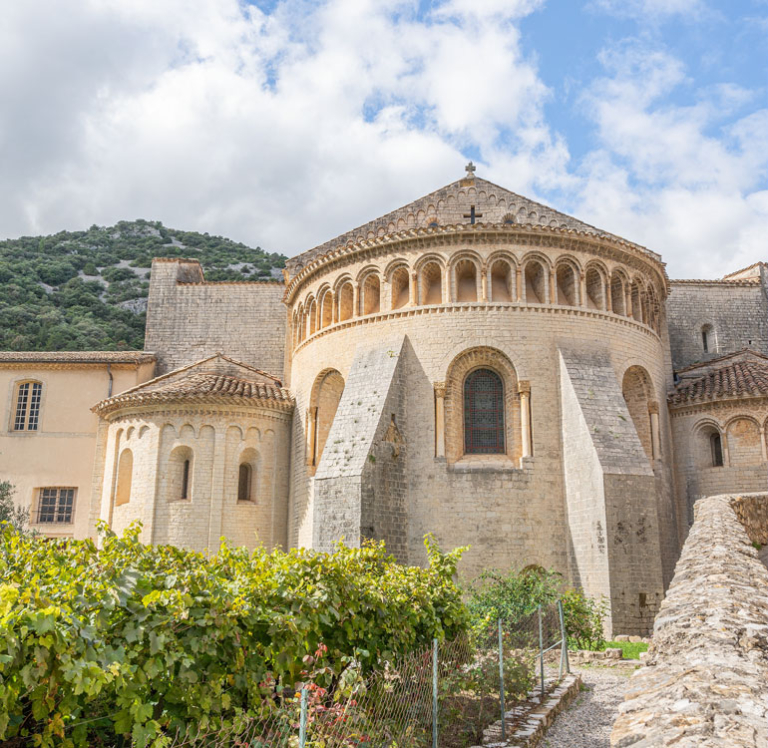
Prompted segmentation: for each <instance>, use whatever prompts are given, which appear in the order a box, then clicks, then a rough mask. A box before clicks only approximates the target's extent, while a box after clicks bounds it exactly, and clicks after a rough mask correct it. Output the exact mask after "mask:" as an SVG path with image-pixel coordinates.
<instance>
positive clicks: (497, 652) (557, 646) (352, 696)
mask: <svg viewBox="0 0 768 748" xmlns="http://www.w3.org/2000/svg"><path fill="white" fill-rule="evenodd" d="M566 672H569V664H568V650H567V643H566V635H565V626H564V620H563V610H562V606H561V604H560V603H559V602H558V603H557V604H555V605H552V606H547V607H540V608H539V609H538V610H536V611H534V612H533V613H532V614H530V615H528V616H524V617H518V618H516V619H515V620H505V619H500V620H495V621H492V622H489V623H487V624H484V625H482V626H478V627H476V628H475V629H474V630H472V631H471V632H469V633H467V634H465V635H463V636H461V637H459V638H457V639H454V640H452V641H443V642H439V641H437V640H434V641H433V643H432V646H431V647H429V648H424V649H421V650H418V651H414V652H410V653H408V654H406V655H401V656H397V657H390V658H387V659H386V660H383V661H382V662H381V663H380V666H379V667H378V668H377V669H376V670H374V671H373V672H371V673H369V674H368V675H366V676H362V675H361V674H360V673H359V672H358V671H356V669H355V663H354V662H352V663H350V666H349V667H348V668H347V670H346V671H345V673H344V674H343V675H342V676H341V677H340V678H336V679H334V680H333V682H332V683H331V684H330V685H326V686H321V685H319V684H318V683H315V682H311V681H308V682H306V683H299V684H297V685H296V688H295V690H293V691H291V692H287V693H286V692H283V693H282V694H281V695H280V696H279V697H277V696H275V698H273V699H268V700H265V702H264V704H263V705H262V707H261V711H260V714H259V715H257V716H256V717H251V718H249V719H248V720H247V721H244V722H243V724H241V725H236V726H235V727H234V728H233V729H231V730H228V731H225V732H221V731H219V732H216V733H211V734H200V733H198V734H196V735H194V736H189V735H177V736H176V737H175V738H174V740H173V741H172V742H171V743H170V745H171V746H173V748H192V747H194V748H211V747H216V748H218V747H219V746H221V747H222V748H223V747H224V746H231V747H232V748H240V747H242V748H245V747H246V746H247V747H248V748H268V747H269V748H282V747H285V748H342V747H345V748H349V747H350V746H361V747H362V748H379V747H380V746H381V747H382V748H403V747H404V746H415V747H417V748H422V747H423V748H438V746H439V747H440V748H466V747H467V746H472V745H478V744H480V743H482V742H483V733H484V732H485V731H487V730H488V728H489V726H490V725H493V724H494V723H497V730H498V731H499V732H500V734H499V737H500V738H501V739H502V740H504V739H505V731H506V729H507V728H508V727H510V728H514V726H515V720H516V719H517V720H523V719H524V718H525V710H524V709H521V708H520V707H521V705H522V704H523V703H524V702H527V701H530V700H532V699H533V700H534V701H536V700H538V699H540V698H542V697H544V696H546V693H547V691H548V690H550V689H551V688H553V687H554V686H555V685H556V684H557V683H558V682H559V681H560V679H561V678H562V677H563V675H564V674H565V673H566Z"/></svg>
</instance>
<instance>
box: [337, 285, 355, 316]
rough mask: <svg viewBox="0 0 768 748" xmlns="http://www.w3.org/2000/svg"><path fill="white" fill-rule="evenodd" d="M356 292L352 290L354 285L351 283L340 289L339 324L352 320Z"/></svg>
mask: <svg viewBox="0 0 768 748" xmlns="http://www.w3.org/2000/svg"><path fill="white" fill-rule="evenodd" d="M354 298H355V291H354V289H353V288H352V284H351V283H349V282H346V283H344V285H343V286H342V287H341V288H340V289H339V314H338V317H337V319H338V320H339V322H343V321H344V320H347V319H351V317H352V307H353V305H354Z"/></svg>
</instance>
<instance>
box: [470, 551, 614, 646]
mask: <svg viewBox="0 0 768 748" xmlns="http://www.w3.org/2000/svg"><path fill="white" fill-rule="evenodd" d="M558 598H561V599H562V601H563V613H564V617H565V628H566V632H567V634H568V641H569V644H572V645H574V646H576V647H578V648H580V649H590V648H593V647H599V646H600V645H601V644H602V642H603V641H604V638H603V623H604V620H605V616H606V612H607V603H606V601H605V600H602V599H601V600H593V599H592V598H589V597H587V596H586V595H585V594H584V593H583V592H582V591H581V590H575V589H564V584H563V577H562V575H561V574H559V573H558V572H555V571H551V570H549V571H548V570H546V569H543V568H541V567H540V566H531V567H527V568H525V569H522V570H521V571H516V570H514V569H512V570H510V571H509V572H508V573H506V574H505V573H502V572H500V571H497V570H487V571H484V572H483V573H482V574H481V575H480V576H479V577H478V578H477V579H476V580H475V581H474V582H472V583H471V584H470V586H469V595H468V600H467V607H468V609H469V611H470V613H471V615H472V617H473V619H474V620H475V621H477V622H480V623H481V625H482V623H484V622H485V621H488V620H497V619H498V618H499V617H501V618H503V619H505V620H511V621H517V620H521V619H523V618H524V617H526V616H528V615H530V614H531V613H533V612H534V611H535V610H536V609H537V608H538V606H539V605H542V606H546V605H551V604H552V603H554V602H555V601H557V599H558Z"/></svg>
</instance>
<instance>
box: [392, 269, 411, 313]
mask: <svg viewBox="0 0 768 748" xmlns="http://www.w3.org/2000/svg"><path fill="white" fill-rule="evenodd" d="M410 298H411V281H410V273H409V272H408V268H407V267H399V268H397V270H395V272H394V273H392V308H393V309H402V308H403V307H404V306H407V304H408V302H409V301H410Z"/></svg>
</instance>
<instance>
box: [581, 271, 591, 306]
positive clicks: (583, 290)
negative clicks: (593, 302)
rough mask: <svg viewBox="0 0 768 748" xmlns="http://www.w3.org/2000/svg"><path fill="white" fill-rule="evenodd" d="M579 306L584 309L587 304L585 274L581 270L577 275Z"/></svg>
mask: <svg viewBox="0 0 768 748" xmlns="http://www.w3.org/2000/svg"><path fill="white" fill-rule="evenodd" d="M579 306H581V307H584V309H586V308H587V307H588V306H589V304H588V303H587V274H586V273H585V272H584V271H583V270H582V271H581V273H580V274H579Z"/></svg>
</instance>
